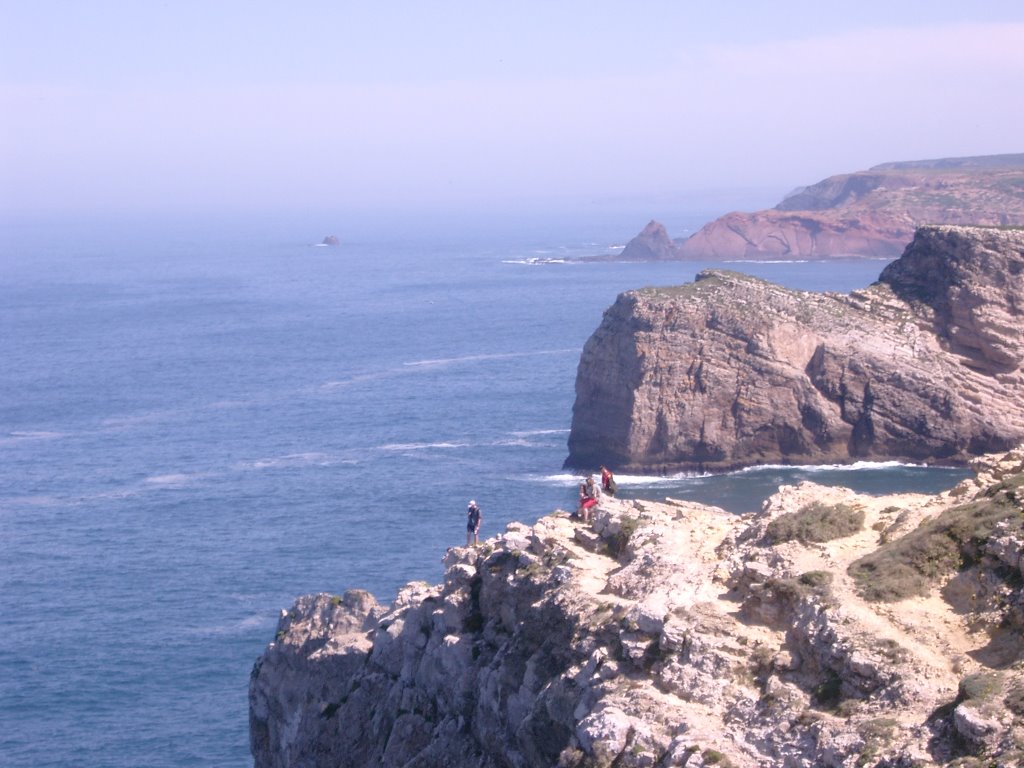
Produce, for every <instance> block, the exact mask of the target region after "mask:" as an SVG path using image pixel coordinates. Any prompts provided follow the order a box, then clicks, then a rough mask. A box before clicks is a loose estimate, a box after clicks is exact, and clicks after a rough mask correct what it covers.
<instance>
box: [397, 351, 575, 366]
mask: <svg viewBox="0 0 1024 768" xmlns="http://www.w3.org/2000/svg"><path fill="white" fill-rule="evenodd" d="M578 352H579V350H578V349H541V350H537V351H535V352H497V353H493V354H483V355H463V356H462V357H439V358H436V359H428V360H413V361H411V362H408V363H403V365H406V366H408V367H410V368H415V367H427V366H438V365H452V364H453V363H477V362H483V361H487V360H514V359H515V358H518V357H539V356H540V355H564V354H568V353H572V354H577V353H578Z"/></svg>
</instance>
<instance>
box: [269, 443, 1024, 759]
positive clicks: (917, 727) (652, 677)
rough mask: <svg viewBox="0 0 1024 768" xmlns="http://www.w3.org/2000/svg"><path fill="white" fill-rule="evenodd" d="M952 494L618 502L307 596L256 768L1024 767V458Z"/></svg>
mask: <svg viewBox="0 0 1024 768" xmlns="http://www.w3.org/2000/svg"><path fill="white" fill-rule="evenodd" d="M975 469H976V476H975V477H974V478H972V479H970V480H967V481H964V482H963V483H961V484H960V485H958V486H956V487H955V488H953V489H952V490H950V491H948V492H945V493H942V494H940V495H937V496H925V495H895V496H878V497H875V496H863V495H858V494H856V493H854V492H852V491H850V490H847V489H843V488H827V487H821V486H817V485H814V484H811V483H804V484H801V485H798V486H788V487H782V488H780V489H779V491H778V492H777V493H776V494H775V495H774V496H772V497H771V498H770V499H768V500H767V501H766V502H765V504H764V506H763V509H762V511H761V512H759V513H756V514H749V515H745V516H736V515H732V514H729V513H727V512H725V511H723V510H721V509H718V508H715V507H708V506H702V505H698V504H693V503H689V502H682V501H674V500H672V499H667V500H665V502H663V503H654V502H647V501H644V502H639V501H623V500H616V499H607V498H606V499H604V500H602V502H601V504H600V506H599V507H598V510H597V513H596V517H595V521H594V523H593V525H592V527H591V526H587V525H583V524H582V523H580V522H578V521H576V520H573V519H572V518H570V516H569V515H568V514H566V513H564V512H555V513H553V514H552V515H550V516H548V517H545V518H542V519H541V520H540V521H538V522H537V523H536V525H534V526H532V527H531V526H526V525H521V524H512V525H510V526H509V527H508V529H507V531H506V532H505V533H504V534H502V535H500V536H498V537H496V538H495V539H491V540H489V541H487V542H485V543H484V545H482V546H481V547H480V548H479V549H468V548H466V549H463V548H454V549H451V550H449V551H448V554H447V555H446V557H445V563H446V573H445V579H444V583H443V584H440V585H435V586H431V585H428V584H425V583H413V584H409V585H407V586H406V587H405V588H404V589H402V590H401V591H400V592H399V594H398V597H397V599H396V600H395V602H394V603H393V604H392V605H390V606H385V605H379V604H378V603H377V602H376V601H375V600H374V599H373V598H372V597H371V596H370V595H369V594H368V593H366V592H361V591H358V590H351V591H349V592H346V593H345V594H343V595H334V596H332V595H329V594H320V595H308V596H306V597H302V598H299V600H298V601H297V602H296V603H295V605H294V606H293V607H292V608H291V609H290V610H288V611H282V615H281V619H280V621H279V624H278V630H277V635H276V637H275V639H274V641H273V642H272V643H271V644H270V645H269V647H268V648H267V650H266V652H265V653H264V654H263V656H262V657H261V658H260V659H259V660H258V661H257V663H256V665H255V667H254V668H253V672H252V678H251V683H250V690H249V702H250V725H251V743H252V750H253V754H254V756H255V758H256V766H257V768H271V767H272V766H273V767H277V766H281V767H283V766H289V767H291V768H303V767H305V768H320V767H323V768H326V767H327V766H331V768H337V767H339V766H360V768H373V767H378V766H379V767H381V768H398V766H405V767H408V768H412V767H413V766H418V767H423V768H425V767H426V766H450V767H451V768H463V767H465V768H470V767H472V768H498V767H499V766H500V767H501V768H528V767H529V768H537V767H538V766H560V767H561V768H597V767H598V766H600V767H603V768H607V767H609V766H615V767H616V768H661V767H666V766H686V767H687V768H706V767H708V766H719V767H720V768H721V767H723V766H725V767H728V766H731V767H732V768H769V767H771V768H776V767H778V766H789V767H792V768H797V767H800V766H820V767H821V768H863V767H864V766H874V768H897V767H900V768H903V767H908V766H916V767H920V768H924V767H925V766H940V765H941V766H954V765H955V766H959V767H960V768H981V766H999V767H1003V766H1005V767H1009V766H1020V765H1021V764H1022V761H1024V662H1022V658H1024V657H1022V653H1024V634H1022V631H1024V595H1022V592H1021V585H1022V583H1024V560H1022V552H1024V532H1022V529H1024V506H1022V501H1024V449H1020V448H1018V449H1015V450H1013V451H1010V452H1007V453H1005V454H1002V455H998V456H989V457H985V458H984V459H981V460H978V461H977V462H976V463H975Z"/></svg>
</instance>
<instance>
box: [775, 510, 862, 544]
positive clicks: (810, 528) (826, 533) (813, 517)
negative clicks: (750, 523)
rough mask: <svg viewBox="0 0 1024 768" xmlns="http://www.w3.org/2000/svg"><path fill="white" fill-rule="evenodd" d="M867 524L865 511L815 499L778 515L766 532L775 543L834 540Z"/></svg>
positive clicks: (849, 534) (805, 542)
mask: <svg viewBox="0 0 1024 768" xmlns="http://www.w3.org/2000/svg"><path fill="white" fill-rule="evenodd" d="M863 527H864V510H863V509H854V508H853V507H851V506H849V505H847V504H833V505H831V506H830V505H827V504H822V503H821V502H820V501H814V502H811V503H810V504H807V505H805V506H804V507H801V508H800V509H799V510H797V511H796V512H787V513H786V514H784V515H779V516H778V517H777V518H775V519H774V520H772V521H771V522H770V523H768V529H767V530H766V534H767V536H768V538H769V539H770V540H771V542H772V543H773V544H781V543H782V542H784V541H799V542H800V543H802V544H808V543H810V542H816V543H820V542H824V541H832V540H833V539H841V538H843V537H844V536H851V535H853V534H855V533H857V532H858V531H859V530H861V528H863Z"/></svg>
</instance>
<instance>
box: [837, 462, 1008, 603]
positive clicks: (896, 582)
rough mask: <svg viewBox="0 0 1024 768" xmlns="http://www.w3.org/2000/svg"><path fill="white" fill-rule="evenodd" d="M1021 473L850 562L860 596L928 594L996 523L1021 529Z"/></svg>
mask: <svg viewBox="0 0 1024 768" xmlns="http://www.w3.org/2000/svg"><path fill="white" fill-rule="evenodd" d="M1022 499H1024V474H1020V475H1014V476H1012V477H1010V478H1007V479H1005V480H1003V481H1002V482H1000V483H998V484H997V485H994V486H992V487H991V488H990V489H989V490H988V491H987V492H986V493H985V495H984V496H983V497H982V498H979V499H977V500H975V501H971V502H968V503H967V504H962V505H960V506H957V507H954V508H952V509H949V510H946V511H945V512H943V513H942V514H941V515H939V516H938V517H936V518H933V519H931V520H926V521H925V522H923V523H922V524H921V525H919V526H918V527H917V528H916V529H915V530H913V531H911V532H910V533H908V534H907V535H906V536H903V537H902V538H900V539H897V540H895V541H892V542H890V543H887V544H885V545H883V546H882V547H880V548H879V549H877V550H875V551H874V552H872V553H871V554H869V555H865V556H864V557H862V558H860V559H859V560H857V561H855V562H854V563H853V564H852V565H851V566H850V568H849V573H850V575H851V576H852V577H853V579H854V581H855V583H856V584H857V589H858V591H859V592H860V594H861V596H862V597H863V598H864V599H865V600H870V601H873V602H892V601H896V600H903V599H905V598H908V597H918V596H923V595H926V594H928V592H929V590H930V589H931V588H932V586H933V585H934V584H935V583H936V582H938V581H939V580H940V579H941V578H943V577H945V576H948V575H950V574H952V573H954V572H955V571H957V570H959V569H961V568H964V567H967V566H970V565H973V564H974V563H976V562H978V560H979V559H980V558H981V555H982V548H983V545H984V543H985V542H986V541H987V540H988V538H989V536H990V535H991V534H992V530H993V528H995V526H996V524H997V523H1000V522H1004V521H1006V522H1008V523H1009V525H1010V531H1011V532H1020V531H1021V530H1022V529H1024V507H1022Z"/></svg>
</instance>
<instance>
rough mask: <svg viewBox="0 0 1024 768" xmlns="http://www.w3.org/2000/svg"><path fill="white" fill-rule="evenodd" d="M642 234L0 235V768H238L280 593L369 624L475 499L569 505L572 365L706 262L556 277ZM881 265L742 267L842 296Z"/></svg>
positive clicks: (763, 484) (656, 491)
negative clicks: (650, 296)
mask: <svg viewBox="0 0 1024 768" xmlns="http://www.w3.org/2000/svg"><path fill="white" fill-rule="evenodd" d="M706 218H708V217H707V216H706V215H705V214H702V213H699V212H693V213H691V214H683V215H680V216H679V217H678V218H677V220H676V221H674V222H670V224H671V226H670V229H671V231H673V233H674V234H682V233H683V232H684V231H685V230H686V229H688V228H693V227H696V226H699V225H700V223H702V221H704V220H706ZM644 223H645V222H644V221H643V220H639V221H636V222H633V223H625V222H622V221H616V220H610V219H608V218H606V217H595V218H593V219H585V218H584V219H577V220H574V222H572V223H571V225H570V224H562V225H559V224H557V223H552V222H551V221H548V222H544V223H536V222H534V223H531V222H522V223H521V224H519V225H518V226H516V227H509V226H504V227H495V228H494V229H493V230H488V229H487V227H486V226H477V227H475V228H472V229H470V228H466V229H464V230H458V231H456V233H455V234H453V232H452V231H446V230H445V229H444V228H443V227H436V226H435V227H433V228H429V227H422V228H416V227H407V228H405V229H396V228H394V227H391V228H383V227H373V226H363V227H361V228H360V227H359V226H354V227H353V228H352V232H338V234H339V235H340V236H342V240H343V242H342V245H341V246H340V247H337V248H326V247H316V246H313V245H311V243H314V242H317V241H319V240H320V238H322V237H323V236H324V235H326V234H328V233H329V232H328V231H323V230H322V229H321V228H319V224H317V223H314V222H312V221H301V220H300V219H296V220H291V221H286V220H273V219H270V220H268V219H260V220H258V221H256V220H254V221H251V222H243V223H239V222H233V223H231V224H228V223H226V222H218V221H214V220H211V219H207V220H206V221H179V222H171V223H168V222H157V223H154V222H138V221H134V222H129V221H124V222H81V221H79V222H75V223H72V224H65V225H63V226H53V223H52V222H51V223H39V222H36V223H20V224H18V225H17V226H13V225H12V226H9V227H7V229H6V234H5V235H4V239H3V241H2V243H0V360H2V361H3V364H2V366H0V723H2V725H3V727H2V728H0V764H2V765H4V766H7V767H8V768H14V767H15V766H18V767H20V766H26V767H27V766H33V767H38V766H78V767H82V766H85V767H91V766H97V767H99V766H191V765H195V766H200V765H201V766H209V765H217V766H247V765H250V764H251V758H250V757H249V751H248V721H247V699H246V688H247V684H248V676H249V672H250V669H251V667H252V664H253V662H254V660H255V659H256V657H257V656H258V655H259V654H260V653H261V652H262V650H263V648H264V647H265V645H266V644H267V642H269V641H270V640H271V639H272V635H273V631H274V626H275V623H276V620H277V615H278V612H279V611H280V609H282V608H286V607H288V606H289V605H290V604H291V602H292V600H293V599H294V597H296V596H297V595H299V594H303V593H307V592H318V591H327V592H334V593H339V592H342V591H344V590H345V589H348V588H352V587H361V588H366V589H369V590H370V591H372V592H373V593H374V594H375V595H377V597H378V598H379V599H381V600H383V601H387V600H389V599H391V598H392V597H393V596H394V594H395V592H396V591H397V589H398V587H399V586H400V585H402V584H404V583H405V582H407V581H409V580H415V579H425V580H429V581H434V580H437V579H439V578H440V576H441V563H440V560H441V556H442V554H443V553H444V550H445V548H446V547H448V546H451V545H454V544H459V543H460V541H462V540H463V537H464V527H463V524H464V510H465V506H466V502H467V501H468V500H469V499H470V498H475V499H476V500H478V502H479V503H480V506H481V507H482V509H483V514H484V522H483V531H482V533H483V535H485V536H490V535H494V534H496V533H498V532H500V531H502V530H503V529H504V526H505V524H506V523H508V522H510V521H513V520H519V521H524V522H531V521H533V520H535V519H537V518H538V517H540V516H541V515H543V514H546V513H547V512H549V511H551V510H553V509H555V508H557V507H562V508H569V507H571V506H572V505H573V504H574V499H575V488H576V483H577V482H578V480H577V478H575V477H573V476H572V475H570V474H567V473H565V472H563V470H562V469H561V464H562V461H563V460H564V458H565V455H566V439H567V437H568V428H569V423H570V418H571V408H572V402H573V383H574V378H575V372H576V363H577V361H578V358H579V352H580V349H581V348H582V345H583V343H584V342H585V340H586V339H587V337H588V336H589V334H590V333H591V332H592V331H593V330H594V329H595V328H596V327H597V324H598V323H599V322H600V319H601V314H602V312H603V310H604V309H605V308H606V307H607V306H609V305H610V304H611V303H612V302H613V301H614V299H615V296H616V295H617V294H618V293H619V292H621V291H623V290H628V289H631V288H636V287H640V286H644V285H670V284H678V283H681V282H685V281H688V280H690V279H692V277H693V275H694V274H695V273H696V272H697V271H698V270H699V269H700V268H701V267H702V266H704V265H701V264H692V263H673V264H624V263H614V262H610V263H591V264H579V263H571V262H569V261H567V260H571V259H572V258H574V257H576V256H581V255H593V254H595V253H607V252H614V251H615V249H616V247H621V245H622V243H623V242H624V240H625V239H626V238H628V237H629V236H630V235H631V234H633V233H634V232H635V231H638V230H639V229H640V228H641V227H642V225H643V224H644ZM382 232H385V233H387V234H386V236H382V235H381V233H382ZM883 266H884V264H883V263H882V262H858V261H851V262H842V263H830V264H815V263H803V264H800V263H777V264H743V265H732V267H733V268H737V269H741V270H743V271H748V272H751V273H754V274H757V275H759V276H762V277H765V278H768V279H771V280H775V281H778V282H781V283H783V284H786V285H790V286H793V287H800V288H808V289H812V290H843V291H845V290H850V289H852V288H856V287H862V286H865V285H867V284H869V283H870V282H872V281H873V280H874V279H875V278H876V277H877V275H878V273H879V272H880V271H881V268H882V267H883ZM963 476H964V473H963V472H962V471H960V470H948V469H937V468H926V467H908V466H901V465H869V466H862V467H859V468H852V469H851V468H812V467H805V468H782V467H766V468H758V469H753V470H748V471H746V472H740V473H733V474H729V475H719V476H703V477H692V476H682V475H681V476H675V477H671V478H658V477H622V478H620V481H621V482H620V487H621V495H622V496H624V497H629V496H636V497H644V498H655V497H661V496H665V495H669V496H674V497H680V498H692V499H696V500H700V501H707V502H710V503H715V504H719V505H720V506H724V507H726V508H727V509H730V510H733V511H737V512H744V511H751V510H754V509H757V508H759V507H760V504H761V501H762V500H763V498H764V497H765V496H766V495H768V494H769V493H771V492H772V491H773V490H774V489H775V488H776V487H777V486H778V485H779V484H782V483H785V482H792V481H795V480H800V479H804V478H812V479H819V480H822V481H824V482H829V483H841V484H844V485H848V486H850V487H854V488H857V489H860V490H864V491H869V492H882V491H885V490H920V491H928V492H933V491H936V490H940V489H943V488H947V487H950V486H951V485H953V484H954V483H955V482H956V481H958V480H959V479H960V478H961V477H963Z"/></svg>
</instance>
